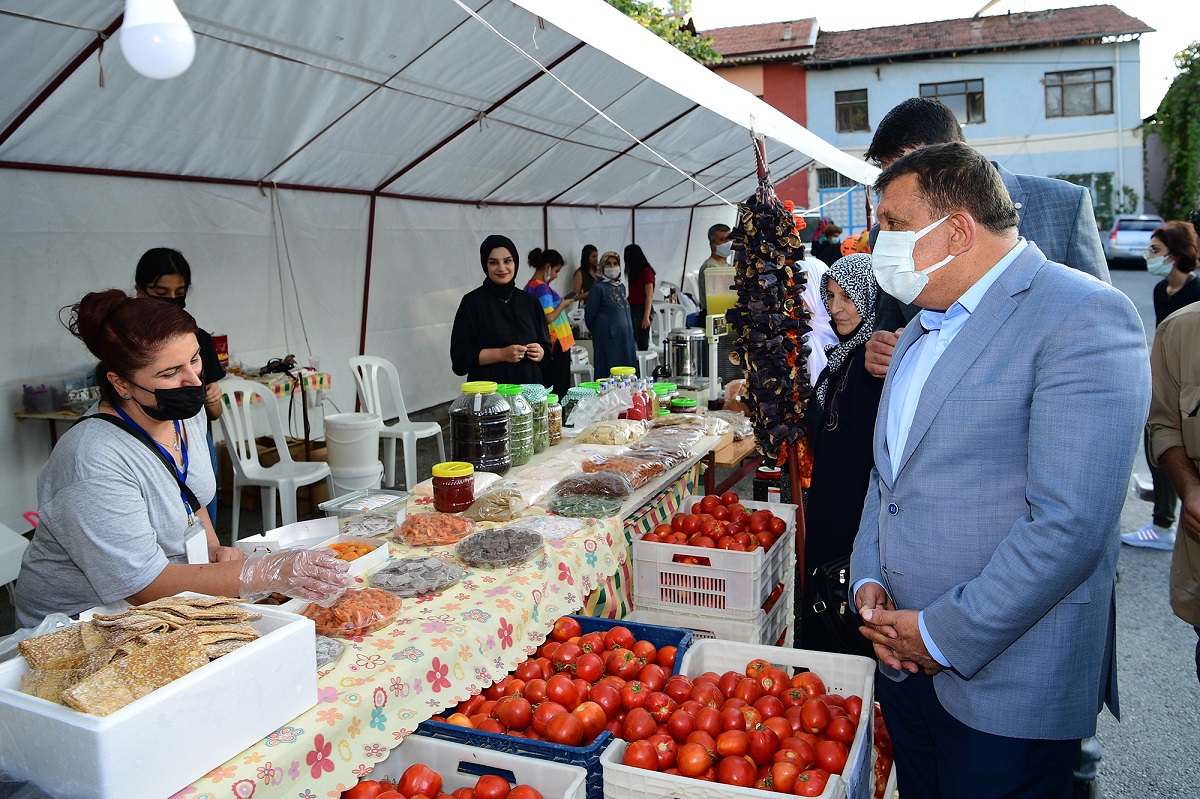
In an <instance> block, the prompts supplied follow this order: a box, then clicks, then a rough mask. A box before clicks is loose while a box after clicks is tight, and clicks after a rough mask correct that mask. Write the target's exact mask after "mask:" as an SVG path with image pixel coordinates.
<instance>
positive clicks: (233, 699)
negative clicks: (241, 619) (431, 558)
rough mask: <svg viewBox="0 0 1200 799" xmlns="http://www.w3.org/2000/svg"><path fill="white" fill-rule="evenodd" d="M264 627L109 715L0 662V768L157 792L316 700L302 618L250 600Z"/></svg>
mask: <svg viewBox="0 0 1200 799" xmlns="http://www.w3.org/2000/svg"><path fill="white" fill-rule="evenodd" d="M253 610H256V611H258V612H260V613H262V618H261V619H259V620H258V621H255V622H254V626H255V627H256V628H258V630H259V631H260V632H261V633H262V634H263V635H262V637H261V638H259V639H258V640H256V641H251V642H250V643H248V644H246V645H245V646H243V647H241V648H240V649H236V650H234V651H233V652H231V653H230V654H228V655H225V656H224V657H222V658H219V659H218V660H214V661H213V662H211V663H209V664H208V665H207V666H202V667H201V668H199V669H196V670H195V671H193V672H191V673H190V674H185V675H184V676H183V677H180V678H179V679H177V680H175V681H174V682H172V683H170V684H169V685H165V686H163V687H162V688H159V689H158V690H157V691H154V692H153V693H151V694H149V695H147V696H144V697H142V698H141V699H139V700H137V701H136V702H133V703H132V704H129V705H127V706H125V707H123V708H121V709H120V710H118V711H116V712H115V713H112V714H111V715H108V716H92V715H88V714H87V713H80V712H78V711H75V710H72V709H70V708H67V707H63V706H61V705H56V704H54V703H53V702H47V701H46V700H44V699H39V698H38V697H36V696H29V695H27V694H23V693H21V675H22V674H24V673H25V672H26V671H27V670H28V665H27V664H26V662H25V659H24V658H20V657H19V658H15V659H13V660H10V661H8V662H7V663H4V664H0V768H2V769H3V770H5V771H8V772H9V773H11V774H12V775H13V776H14V777H16V778H17V779H20V780H29V781H31V782H34V783H36V784H37V785H38V786H39V787H41V788H42V789H44V790H45V791H47V792H48V793H50V794H52V795H53V796H55V797H57V799H163V797H165V796H171V795H172V794H174V793H175V792H176V791H178V790H180V789H181V788H183V787H185V786H186V785H188V784H189V783H191V782H194V781H195V780H197V779H200V778H201V777H203V776H204V775H205V774H207V773H208V772H209V771H211V770H212V769H213V768H215V767H217V766H219V765H221V764H222V763H224V762H226V761H227V760H229V758H231V757H233V756H235V755H237V754H238V753H239V752H241V751H243V750H244V749H246V748H247V747H249V746H251V745H253V744H254V743H255V742H257V741H259V740H261V739H262V738H264V737H266V736H267V735H268V734H270V733H271V732H272V731H274V730H276V729H278V728H279V727H282V726H283V725H285V724H287V723H288V722H289V721H291V720H292V719H294V718H296V717H297V716H299V715H300V714H301V713H303V712H305V711H306V710H308V709H309V708H311V707H313V705H315V704H316V702H317V659H316V651H315V648H314V643H315V633H314V628H313V623H312V621H311V620H309V619H306V618H303V617H300V616H296V615H294V614H292V613H287V612H284V611H281V610H278V609H276V608H271V607H259V606H254V607H253Z"/></svg>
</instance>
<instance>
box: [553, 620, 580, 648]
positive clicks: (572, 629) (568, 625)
mask: <svg viewBox="0 0 1200 799" xmlns="http://www.w3.org/2000/svg"><path fill="white" fill-rule="evenodd" d="M577 635H583V630H581V629H580V627H579V622H578V621H576V620H575V619H572V618H571V617H570V616H563V617H562V618H561V619H559V620H558V621H556V622H554V629H553V630H551V631H550V637H551V638H553V639H554V640H555V641H558V642H559V643H563V642H564V641H567V640H569V639H571V638H574V637H575V636H577Z"/></svg>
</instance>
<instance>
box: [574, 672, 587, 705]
mask: <svg viewBox="0 0 1200 799" xmlns="http://www.w3.org/2000/svg"><path fill="white" fill-rule="evenodd" d="M571 682H573V683H575V690H576V691H578V692H579V701H580V702H586V701H588V699H590V698H591V696H590V694H591V693H592V684H591V683H590V682H588V681H587V680H581V679H579V678H578V677H576V678H575V679H574V680H572V681H571Z"/></svg>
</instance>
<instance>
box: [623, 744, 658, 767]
mask: <svg viewBox="0 0 1200 799" xmlns="http://www.w3.org/2000/svg"><path fill="white" fill-rule="evenodd" d="M621 762H622V763H624V764H625V765H627V766H632V767H633V768H644V769H647V770H649V771H657V770H658V754H657V753H656V752H655V751H654V744H652V743H650V742H649V741H634V742H633V743H631V744H629V746H627V747H625V755H624V756H623V757H622V758H621Z"/></svg>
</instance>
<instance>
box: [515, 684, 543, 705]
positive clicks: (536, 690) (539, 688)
mask: <svg viewBox="0 0 1200 799" xmlns="http://www.w3.org/2000/svg"><path fill="white" fill-rule="evenodd" d="M547 685H548V683H547V682H546V681H545V680H542V679H535V680H530V681H529V682H527V683H525V688H524V689H523V690H522V691H521V696H523V697H525V698H526V699H528V700H529V703H530V704H533V705H539V704H541V703H542V702H545V701H546V686H547Z"/></svg>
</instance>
